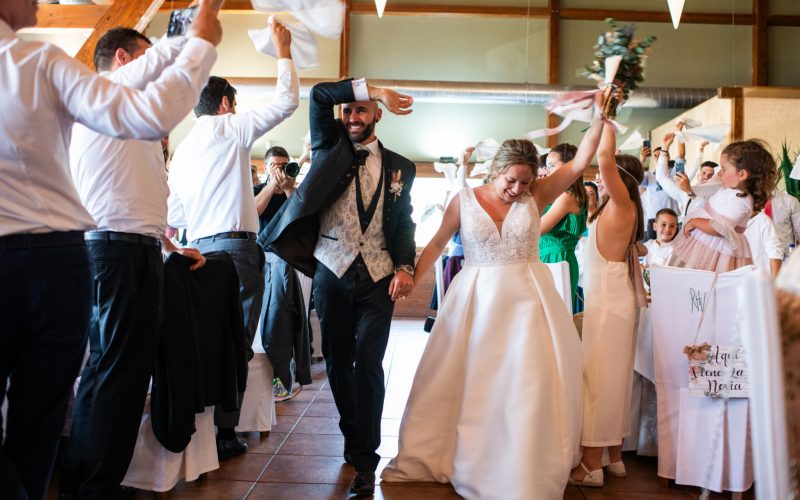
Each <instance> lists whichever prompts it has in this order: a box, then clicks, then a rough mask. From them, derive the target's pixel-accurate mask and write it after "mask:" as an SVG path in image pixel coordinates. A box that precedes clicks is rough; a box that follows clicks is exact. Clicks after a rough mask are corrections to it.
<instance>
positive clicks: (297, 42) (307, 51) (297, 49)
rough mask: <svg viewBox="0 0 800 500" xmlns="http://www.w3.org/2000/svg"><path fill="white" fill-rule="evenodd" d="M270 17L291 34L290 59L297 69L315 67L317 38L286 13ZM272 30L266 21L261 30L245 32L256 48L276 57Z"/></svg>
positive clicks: (316, 62)
mask: <svg viewBox="0 0 800 500" xmlns="http://www.w3.org/2000/svg"><path fill="white" fill-rule="evenodd" d="M269 18H270V19H273V18H275V19H277V20H278V21H280V23H281V24H283V25H284V26H286V29H288V30H289V31H290V32H291V34H292V48H291V51H292V61H293V62H294V65H295V67H296V68H297V69H308V68H316V67H317V66H319V52H318V50H317V39H316V38H314V35H313V34H312V33H311V32H310V31H309V30H308V28H306V27H305V26H303V25H302V24H301V23H299V22H298V21H294V20H292V19H289V18H288V16H286V15H280V16H275V15H272V16H270V17H269ZM271 33H272V30H271V29H270V27H269V21H267V27H266V28H264V29H263V30H248V31H247V34H248V35H249V36H250V39H251V40H253V45H255V47H256V50H257V51H259V52H261V53H263V54H266V55H268V56H272V57H277V51H276V50H275V44H273V43H272V36H271Z"/></svg>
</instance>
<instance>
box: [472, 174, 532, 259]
mask: <svg viewBox="0 0 800 500" xmlns="http://www.w3.org/2000/svg"><path fill="white" fill-rule="evenodd" d="M459 198H460V203H461V205H460V207H461V240H462V244H463V246H464V260H465V262H464V265H466V266H476V267H480V266H501V265H505V264H514V263H519V262H533V261H538V260H539V227H540V219H539V211H538V209H537V208H536V203H535V202H534V200H533V196H530V195H525V196H523V197H522V198H521V199H520V200H517V201H515V202H514V204H513V205H511V209H509V211H508V214H507V215H506V219H505V221H504V222H503V226H502V235H501V234H500V231H498V228H497V225H496V224H495V223H494V221H493V220H492V218H491V217H490V216H489V214H488V213H487V212H486V210H484V209H483V207H482V206H481V205H480V204H479V203H478V200H477V199H476V198H475V193H474V192H473V190H472V189H470V188H465V189H462V190H461V193H460V196H459Z"/></svg>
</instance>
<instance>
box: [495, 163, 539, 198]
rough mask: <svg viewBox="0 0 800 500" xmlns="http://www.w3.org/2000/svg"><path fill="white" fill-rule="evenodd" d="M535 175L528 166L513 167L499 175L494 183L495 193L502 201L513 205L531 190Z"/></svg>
mask: <svg viewBox="0 0 800 500" xmlns="http://www.w3.org/2000/svg"><path fill="white" fill-rule="evenodd" d="M532 181H533V173H532V172H531V168H530V167H529V166H528V165H519V164H518V165H511V166H510V167H508V168H507V169H506V170H505V171H503V172H500V173H499V174H497V177H496V178H495V179H494V181H493V182H492V187H493V188H494V192H495V194H496V195H497V197H498V198H500V200H502V201H504V202H506V203H513V202H515V201H517V200H518V199H519V197H520V196H522V195H523V194H524V193H529V192H530V190H531V182H532Z"/></svg>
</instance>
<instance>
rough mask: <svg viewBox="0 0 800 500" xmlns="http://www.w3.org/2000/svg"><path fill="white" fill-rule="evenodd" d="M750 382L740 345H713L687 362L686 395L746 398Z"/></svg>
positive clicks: (742, 349)
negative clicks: (687, 379)
mask: <svg viewBox="0 0 800 500" xmlns="http://www.w3.org/2000/svg"><path fill="white" fill-rule="evenodd" d="M749 392H750V380H749V376H748V372H747V367H746V366H745V356H744V348H743V347H742V346H726V345H712V346H708V348H707V349H702V350H701V351H699V352H696V353H694V354H693V355H692V356H691V357H690V359H689V395H690V396H693V397H707V398H723V397H724V398H746V397H748V396H749Z"/></svg>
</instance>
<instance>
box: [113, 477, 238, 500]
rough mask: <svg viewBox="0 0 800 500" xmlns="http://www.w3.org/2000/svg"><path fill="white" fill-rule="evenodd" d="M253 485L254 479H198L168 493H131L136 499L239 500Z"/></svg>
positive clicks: (182, 483)
mask: <svg viewBox="0 0 800 500" xmlns="http://www.w3.org/2000/svg"><path fill="white" fill-rule="evenodd" d="M252 487H253V483H252V481H227V480H216V479H202V478H201V479H198V480H197V481H192V482H190V483H185V482H183V481H181V482H179V483H178V485H177V486H175V488H173V489H172V491H170V492H169V493H166V494H162V495H159V494H156V493H153V492H151V491H140V490H136V491H135V492H133V493H132V494H131V497H126V498H132V499H135V500H150V499H160V498H164V497H166V498H169V499H170V500H173V499H178V500H182V499H187V500H189V499H191V500H220V499H225V500H234V499H236V500H238V499H243V498H245V495H247V492H248V491H250V489H251V488H252Z"/></svg>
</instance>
